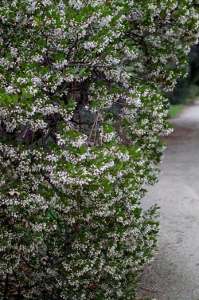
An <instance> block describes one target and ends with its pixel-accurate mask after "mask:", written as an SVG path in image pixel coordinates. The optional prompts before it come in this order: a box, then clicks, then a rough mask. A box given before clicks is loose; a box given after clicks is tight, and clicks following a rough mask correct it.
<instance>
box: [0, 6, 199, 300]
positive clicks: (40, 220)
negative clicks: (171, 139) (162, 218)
mask: <svg viewBox="0 0 199 300" xmlns="http://www.w3.org/2000/svg"><path fill="white" fill-rule="evenodd" d="M198 20H199V13H198V6H197V4H196V5H195V2H194V1H192V0H189V1H187V0H181V1H176V0H164V1H163V0H159V1H155V0H150V1H140V0H134V1H132V0H124V1H120V0H112V1H106V0H94V1H93V0H92V1H90V0H78V1H77V0H76V1H75V0H41V1H36V0H13V1H9V0H3V5H2V6H1V7H0V28H1V38H0V45H1V47H0V54H1V55H0V87H1V88H0V121H1V122H0V124H1V125H0V170H1V179H0V226H1V230H0V295H1V296H2V297H4V299H9V297H11V298H12V299H13V297H15V296H16V297H17V299H19V298H20V297H21V298H24V299H47V297H48V298H50V299H67V300H75V299H78V300H83V299H86V300H89V299H90V300H93V299H97V300H100V299H101V300H102V299H106V300H109V299H110V300H111V299H125V300H128V299H129V300H132V299H134V292H135V283H136V274H137V270H139V269H140V268H141V266H142V265H143V264H144V263H145V262H148V261H150V259H152V256H153V252H154V251H156V239H157V234H158V221H157V219H156V217H157V208H156V207H152V208H151V209H149V210H148V211H146V212H144V211H143V210H142V208H141V205H140V200H141V198H142V196H143V195H144V193H145V189H144V187H145V186H146V184H153V183H155V182H156V181H157V176H158V175H157V173H158V170H157V163H159V162H160V160H161V156H162V151H163V149H164V145H163V144H162V143H161V142H160V141H159V137H160V136H161V135H164V134H168V133H169V132H170V131H171V128H170V125H169V124H168V123H167V121H166V118H167V109H168V102H167V99H166V98H165V96H164V95H163V93H162V91H163V90H164V91H167V90H170V89H172V88H173V87H174V85H175V82H176V79H177V78H178V77H179V76H185V75H186V63H187V53H188V51H189V46H190V45H191V44H193V43H196V42H197V39H198V36H199V21H198ZM171 62H172V63H171ZM14 286H16V287H17V288H16V290H14V291H13V287H14ZM14 295H15V296H14ZM11 298H10V299H11Z"/></svg>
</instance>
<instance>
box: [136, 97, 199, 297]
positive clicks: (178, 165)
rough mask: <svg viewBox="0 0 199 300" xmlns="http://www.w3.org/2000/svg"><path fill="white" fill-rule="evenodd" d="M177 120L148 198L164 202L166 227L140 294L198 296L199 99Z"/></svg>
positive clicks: (146, 202) (147, 200) (149, 202)
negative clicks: (157, 176)
mask: <svg viewBox="0 0 199 300" xmlns="http://www.w3.org/2000/svg"><path fill="white" fill-rule="evenodd" d="M172 124H173V125H174V127H175V130H174V133H172V134H171V135H170V136H169V137H167V138H165V141H166V143H167V150H166V151H165V157H164V159H163V164H162V166H161V170H162V172H161V173H162V174H161V175H160V180H159V183H158V184H157V185H155V186H154V187H150V189H149V192H148V193H147V195H146V196H145V198H144V199H143V207H144V208H148V207H150V206H151V205H153V204H154V203H157V204H158V205H159V206H160V207H161V220H160V222H161V233H160V237H159V244H158V247H159V252H158V254H157V255H156V257H155V260H154V262H153V263H152V266H151V267H150V268H147V269H146V270H145V271H144V272H143V275H142V284H141V289H140V290H139V291H138V297H137V299H146V298H143V297H144V296H148V297H151V298H152V299H156V300H177V299H180V300H199V101H196V102H195V103H194V104H193V105H191V106H189V107H187V108H185V109H184V110H183V111H182V113H181V114H180V116H179V117H178V118H175V119H172Z"/></svg>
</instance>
